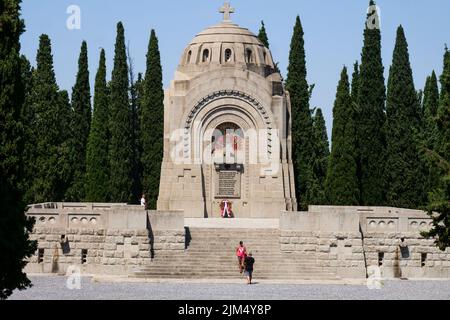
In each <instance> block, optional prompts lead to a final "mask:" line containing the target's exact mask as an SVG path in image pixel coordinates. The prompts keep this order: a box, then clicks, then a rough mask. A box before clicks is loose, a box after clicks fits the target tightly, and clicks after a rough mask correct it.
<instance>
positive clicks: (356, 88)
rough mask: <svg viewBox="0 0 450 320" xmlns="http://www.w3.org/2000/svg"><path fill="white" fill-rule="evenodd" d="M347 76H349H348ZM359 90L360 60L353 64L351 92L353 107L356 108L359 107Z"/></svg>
mask: <svg viewBox="0 0 450 320" xmlns="http://www.w3.org/2000/svg"><path fill="white" fill-rule="evenodd" d="M346 69H347V68H346ZM347 78H348V76H347ZM347 81H348V80H347ZM358 92H359V64H358V61H356V62H355V64H354V65H353V75H352V88H351V92H350V97H351V99H352V104H353V108H354V109H355V110H356V109H357V103H358ZM354 115H355V116H356V114H354Z"/></svg>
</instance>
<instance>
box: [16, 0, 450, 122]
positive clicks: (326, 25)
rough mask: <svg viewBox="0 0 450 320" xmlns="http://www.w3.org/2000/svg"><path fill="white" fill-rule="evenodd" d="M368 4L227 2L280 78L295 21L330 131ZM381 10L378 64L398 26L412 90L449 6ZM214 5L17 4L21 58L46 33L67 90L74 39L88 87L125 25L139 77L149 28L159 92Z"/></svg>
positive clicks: (388, 3) (437, 46)
mask: <svg viewBox="0 0 450 320" xmlns="http://www.w3.org/2000/svg"><path fill="white" fill-rule="evenodd" d="M368 3H369V0H320V1H318V0H278V1H273V0H232V1H231V4H232V6H233V7H234V8H236V13H235V14H233V15H232V19H233V21H234V22H235V23H238V24H239V25H241V26H242V27H246V28H248V29H250V30H251V31H253V32H255V33H257V32H258V30H259V27H260V21H261V20H264V22H265V24H266V28H267V32H268V35H269V41H270V45H271V49H272V54H273V56H274V59H275V60H276V61H279V63H280V68H281V71H282V73H283V75H284V76H285V75H286V68H287V62H288V55H289V45H290V40H291V36H292V29H293V25H294V21H295V16H296V15H297V14H299V15H300V18H301V20H302V23H303V28H304V30H305V42H306V56H307V66H308V80H309V82H310V83H315V84H316V87H315V90H314V94H313V97H312V101H311V106H312V107H315V106H320V107H321V108H322V109H323V110H324V114H325V117H326V120H327V126H328V130H329V131H331V125H332V108H333V102H334V97H335V93H336V86H337V81H338V79H339V74H340V70H341V69H342V66H343V65H347V66H348V67H349V68H352V65H353V63H354V61H355V60H357V59H359V58H360V55H361V47H362V44H363V28H364V22H365V16H366V10H367V7H368ZM72 4H74V5H78V6H79V7H80V8H81V29H80V30H68V29H67V27H66V20H67V18H68V17H69V15H68V14H67V13H66V10H67V7H68V6H69V5H72ZM377 4H378V5H379V6H380V8H381V22H382V25H381V27H382V45H383V62H384V65H385V69H386V78H387V71H388V69H389V66H390V64H391V60H392V51H393V47H394V42H395V32H396V28H397V26H398V25H400V24H402V25H403V26H404V28H405V31H406V36H407V39H408V42H409V48H410V55H411V63H412V66H413V71H414V79H415V83H416V87H417V89H420V88H422V87H423V85H424V82H425V79H426V76H427V75H428V74H430V73H431V71H432V70H433V69H434V70H436V72H437V73H438V75H440V74H441V72H442V57H443V52H444V44H445V43H447V44H449V46H450V18H449V15H448V14H449V12H450V1H448V0H432V1H410V0H379V1H378V2H377ZM222 5H223V1H222V0H191V1H188V0H166V1H156V0H155V1H151V0H129V1H117V0H113V1H112V0H39V1H36V0H24V1H23V3H22V15H23V18H24V19H25V23H26V29H27V31H26V32H25V33H24V34H23V36H22V38H21V41H22V52H23V53H24V54H25V55H26V56H27V57H28V58H29V59H30V60H31V62H32V64H33V65H35V57H36V50H37V47H38V39H39V35H40V34H42V33H46V34H48V35H49V36H50V38H51V40H52V45H53V47H52V48H53V56H54V65H55V72H56V77H57V81H58V84H59V86H60V88H61V89H66V90H68V91H69V92H71V88H72V86H73V84H74V82H75V76H76V71H77V60H78V55H79V50H80V45H81V41H82V40H86V41H87V43H88V49H89V68H90V73H91V74H90V75H91V88H92V91H93V86H94V77H95V73H96V71H97V65H98V59H99V51H100V48H105V50H106V54H107V62H108V65H107V67H108V73H109V74H110V72H111V68H112V61H113V53H114V42H115V32H116V23H117V22H118V21H122V22H123V23H124V26H125V32H126V41H127V42H129V44H130V48H131V54H132V56H133V59H134V64H135V70H136V72H145V55H146V52H147V45H148V39H149V36H150V30H151V29H152V28H154V29H155V30H156V32H157V35H158V37H159V42H160V50H161V57H162V65H163V70H164V86H165V87H167V86H168V84H169V83H170V80H171V79H172V77H173V74H174V72H175V69H176V67H177V65H178V63H179V59H180V57H181V54H182V52H183V50H184V48H185V47H186V45H187V44H188V43H189V42H190V40H191V39H192V38H193V37H194V36H195V35H196V34H197V33H199V32H200V31H202V30H203V29H204V28H206V27H208V26H210V25H214V24H217V23H218V22H220V21H221V15H220V14H219V13H218V8H219V7H221V6H222Z"/></svg>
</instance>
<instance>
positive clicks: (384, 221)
mask: <svg viewBox="0 0 450 320" xmlns="http://www.w3.org/2000/svg"><path fill="white" fill-rule="evenodd" d="M361 226H362V228H361V229H362V233H363V236H364V250H365V252H366V259H367V264H368V265H375V266H380V267H381V269H382V272H383V274H384V275H385V276H386V277H397V278H400V277H405V278H414V277H419V278H449V277H450V249H447V250H446V251H444V252H443V251H441V250H439V249H438V248H437V247H436V246H435V244H434V240H433V239H424V238H423V237H421V236H420V232H421V231H426V230H429V228H430V226H431V219H430V218H429V217H428V216H427V215H426V214H425V213H423V212H422V211H416V210H406V209H395V208H370V209H368V210H367V211H365V212H363V213H362V214H361ZM402 238H403V239H404V241H402Z"/></svg>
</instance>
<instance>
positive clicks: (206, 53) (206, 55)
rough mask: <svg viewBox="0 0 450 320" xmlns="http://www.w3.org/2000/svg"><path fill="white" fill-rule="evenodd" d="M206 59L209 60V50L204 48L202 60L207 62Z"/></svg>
mask: <svg viewBox="0 0 450 320" xmlns="http://www.w3.org/2000/svg"><path fill="white" fill-rule="evenodd" d="M208 60H209V50H208V49H205V50H203V58H202V62H208Z"/></svg>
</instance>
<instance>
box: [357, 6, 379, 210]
mask: <svg viewBox="0 0 450 320" xmlns="http://www.w3.org/2000/svg"><path fill="white" fill-rule="evenodd" d="M374 4H375V3H374V1H371V2H370V5H374ZM374 10H375V11H373V12H369V14H368V19H369V17H373V16H374V15H376V14H378V13H377V12H376V9H374ZM358 82H359V84H358V88H359V90H358V98H357V101H356V104H357V107H358V113H359V116H358V121H357V129H358V130H357V145H358V150H359V155H358V178H359V185H360V187H359V189H360V193H361V195H360V201H361V205H382V204H383V203H384V201H385V192H384V191H385V180H384V161H385V149H386V141H385V140H386V139H385V133H384V125H385V118H386V115H385V100H386V87H385V83H384V67H383V62H382V59H381V31H380V29H379V28H377V27H373V26H371V27H370V28H369V27H368V26H366V28H365V30H364V47H363V49H362V55H361V66H360V74H359V81H358Z"/></svg>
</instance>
